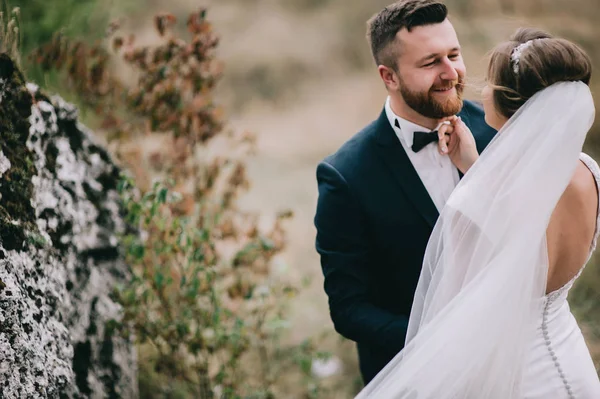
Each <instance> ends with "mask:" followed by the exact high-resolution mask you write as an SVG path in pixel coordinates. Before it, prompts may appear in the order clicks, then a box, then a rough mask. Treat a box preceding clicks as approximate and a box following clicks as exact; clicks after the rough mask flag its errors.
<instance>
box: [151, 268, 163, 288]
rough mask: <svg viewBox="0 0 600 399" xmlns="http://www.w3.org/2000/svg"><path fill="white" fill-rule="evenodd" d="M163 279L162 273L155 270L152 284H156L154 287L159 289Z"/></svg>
mask: <svg viewBox="0 0 600 399" xmlns="http://www.w3.org/2000/svg"><path fill="white" fill-rule="evenodd" d="M164 279H165V276H163V274H162V273H161V272H159V271H157V272H156V273H155V274H154V284H156V288H158V289H159V290H160V289H161V288H162V286H163V282H164Z"/></svg>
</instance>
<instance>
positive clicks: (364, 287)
mask: <svg viewBox="0 0 600 399" xmlns="http://www.w3.org/2000/svg"><path fill="white" fill-rule="evenodd" d="M317 182H318V186H319V199H318V203H317V211H316V216H315V226H316V229H317V239H316V249H317V252H318V253H319V254H320V255H321V267H322V270H323V274H324V277H325V283H324V284H325V292H326V293H327V295H328V297H329V309H330V313H331V319H332V321H333V324H334V326H335V329H336V331H337V332H338V333H340V334H341V335H343V336H344V337H346V338H348V339H350V340H353V341H356V342H358V343H361V342H364V343H368V344H369V345H372V346H373V345H381V346H384V347H386V348H387V349H388V350H390V349H396V350H398V351H399V350H400V349H401V348H402V347H403V346H404V340H405V337H406V330H407V326H408V319H407V317H405V316H399V315H394V314H392V313H390V312H388V311H386V310H384V309H381V308H379V307H377V306H374V305H373V304H372V303H370V302H369V290H375V289H377V287H375V286H373V283H372V281H371V277H370V273H369V270H370V269H371V268H372V267H373V265H372V264H371V262H372V256H370V253H369V246H368V241H369V240H368V235H367V234H368V233H367V230H366V226H365V221H364V215H363V213H362V211H361V209H360V208H359V206H358V203H357V202H356V198H353V196H352V194H351V192H350V190H349V188H348V184H347V182H346V181H345V180H344V178H343V176H342V175H341V174H340V173H339V172H338V171H337V170H336V169H335V168H334V167H333V166H332V165H330V164H329V163H326V162H322V163H320V164H319V166H318V167H317Z"/></svg>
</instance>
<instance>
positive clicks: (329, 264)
mask: <svg viewBox="0 0 600 399" xmlns="http://www.w3.org/2000/svg"><path fill="white" fill-rule="evenodd" d="M459 116H461V117H462V120H463V121H464V122H465V123H466V124H467V126H469V128H470V129H471V131H472V132H473V135H474V136H475V139H476V142H477V147H478V150H479V152H481V151H482V150H483V149H484V148H485V146H486V145H487V144H488V143H489V142H490V140H491V139H492V138H493V136H494V134H495V133H496V131H495V130H494V129H492V128H490V127H489V126H488V125H487V124H486V123H485V121H484V119H483V110H482V108H481V107H479V106H478V105H476V104H475V103H472V102H469V101H465V102H464V106H463V109H462V110H461V112H460V113H459ZM430 145H435V144H430ZM317 182H318V187H319V199H318V204H317V210H316V215H315V220H314V221H315V226H316V228H317V238H316V249H317V251H318V252H319V254H320V256H321V266H322V270H323V274H324V277H325V283H324V286H325V292H326V293H327V295H328V297H329V309H330V314H331V319H332V320H333V324H334V326H335V329H336V331H338V332H339V333H340V334H341V335H343V336H344V337H346V338H348V339H350V340H353V341H356V343H357V347H358V354H359V363H360V370H361V374H362V377H363V381H364V382H365V384H366V383H368V382H369V381H370V380H371V379H372V378H373V377H374V376H375V375H376V374H377V373H378V372H379V371H380V370H381V369H382V368H383V367H384V366H385V365H386V364H387V363H388V362H389V361H390V360H391V359H392V358H393V357H394V356H395V355H396V354H397V353H398V352H399V351H400V350H401V349H402V348H403V346H404V341H405V337H406V329H407V326H408V317H409V313H410V310H411V306H412V302H413V295H414V292H415V289H416V286H417V281H418V279H419V274H420V271H421V264H422V261H423V256H424V253H425V247H426V246H427V241H428V240H429V236H430V234H431V232H432V229H433V226H434V224H435V222H436V220H437V218H438V216H439V215H438V211H437V208H436V207H435V205H434V203H433V201H432V200H431V198H430V197H429V194H428V193H427V190H426V189H425V186H424V185H423V183H422V182H421V180H420V178H419V176H418V174H417V172H416V171H415V169H414V167H413V165H412V163H411V162H410V160H409V158H408V156H407V155H406V152H405V150H404V147H402V144H401V143H400V141H399V140H398V137H397V136H396V134H395V132H394V130H393V129H392V127H391V126H390V123H389V121H388V119H387V117H386V114H385V110H383V111H382V112H381V115H380V116H379V118H378V119H377V120H375V121H373V122H372V123H371V124H369V125H368V126H367V127H365V128H364V129H363V130H362V131H360V132H359V133H358V134H356V135H355V136H354V137H352V138H351V139H350V140H349V141H347V142H346V143H345V144H344V145H343V146H342V147H341V148H340V149H339V150H338V151H337V152H336V153H334V154H333V155H330V156H328V157H327V158H325V159H324V160H323V161H322V162H321V163H319V165H318V167H317Z"/></svg>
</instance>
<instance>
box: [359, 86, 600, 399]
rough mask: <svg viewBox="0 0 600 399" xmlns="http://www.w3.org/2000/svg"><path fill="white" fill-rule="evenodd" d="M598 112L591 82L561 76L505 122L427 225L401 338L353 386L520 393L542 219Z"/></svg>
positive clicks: (405, 391) (419, 395) (437, 396)
mask: <svg viewBox="0 0 600 399" xmlns="http://www.w3.org/2000/svg"><path fill="white" fill-rule="evenodd" d="M594 115H595V109H594V103H593V99H592V95H591V92H590V90H589V88H588V86H587V85H586V84H584V83H582V82H560V83H556V84H554V85H552V86H550V87H548V88H546V89H544V90H542V91H540V92H538V93H537V94H535V95H534V96H533V97H532V98H531V99H529V101H527V102H526V103H525V104H524V105H523V106H522V107H521V108H520V109H519V110H518V111H517V113H516V114H515V115H513V117H512V118H510V120H509V121H508V122H507V123H506V124H505V126H503V128H502V129H501V130H500V131H499V132H498V134H497V135H496V137H495V138H494V139H493V140H492V142H491V143H490V144H489V146H488V147H487V149H486V150H485V151H484V152H483V154H482V155H481V157H480V158H479V160H478V161H477V162H476V163H475V164H474V165H473V166H472V167H471V169H470V170H469V171H468V173H467V174H466V175H465V176H464V178H463V179H462V180H461V181H460V183H459V184H458V186H457V187H456V189H455V191H454V192H453V193H452V195H451V196H450V198H449V200H448V202H447V204H446V206H445V207H444V209H443V210H442V212H441V215H440V217H439V219H438V222H437V223H436V225H435V227H434V230H433V233H432V235H431V238H430V240H429V243H428V246H427V249H426V252H425V257H424V261H423V269H422V271H421V276H420V279H419V282H418V285H417V290H416V293H415V296H414V302H413V307H412V311H411V315H410V321H409V327H408V334H407V338H406V346H405V348H404V349H403V350H402V351H401V352H400V353H399V354H398V355H397V356H396V357H395V358H394V359H393V360H392V361H391V362H390V363H389V364H388V365H387V366H386V367H385V368H384V369H383V370H382V371H381V372H380V373H379V374H378V375H377V376H376V377H375V378H374V379H373V380H372V381H371V382H370V383H369V384H368V385H367V386H366V387H365V388H364V389H363V390H362V391H361V392H360V393H359V394H358V396H357V397H356V398H358V399H364V398H378V399H386V398H400V399H485V398H490V399H500V398H501V399H520V398H521V379H522V374H523V364H524V363H525V356H526V351H527V348H528V344H529V343H530V342H531V341H532V339H533V337H534V334H535V329H536V327H538V326H537V325H536V320H538V318H537V315H539V314H541V312H542V309H543V306H544V304H545V300H546V297H545V295H544V293H545V287H546V279H547V270H548V259H547V249H546V228H547V226H548V223H549V219H550V216H551V214H552V211H553V209H554V208H555V206H556V204H557V202H558V200H559V198H560V196H561V194H562V193H563V191H564V190H565V188H566V187H567V184H568V183H569V181H570V179H571V177H572V175H573V173H574V171H575V168H576V166H577V162H578V159H579V154H580V152H581V150H582V147H583V143H584V140H585V137H586V134H587V132H588V130H589V129H590V127H591V126H592V123H593V120H594Z"/></svg>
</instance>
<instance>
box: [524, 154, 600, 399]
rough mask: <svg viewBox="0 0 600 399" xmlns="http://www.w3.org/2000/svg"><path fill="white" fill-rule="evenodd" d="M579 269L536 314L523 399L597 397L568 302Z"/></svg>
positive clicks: (598, 175)
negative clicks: (536, 326)
mask: <svg viewBox="0 0 600 399" xmlns="http://www.w3.org/2000/svg"><path fill="white" fill-rule="evenodd" d="M580 160H581V161H582V162H583V163H584V164H585V165H586V166H587V167H588V169H589V170H590V171H591V172H592V174H593V175H594V178H595V179H596V185H597V186H598V187H600V168H599V167H598V164H597V163H596V162H595V161H594V160H593V159H592V158H590V157H589V156H588V155H586V154H583V153H582V154H581V156H580ZM599 216H600V209H599ZM599 226H600V217H599V218H598V220H597V222H596V232H595V234H594V239H593V242H592V245H591V248H590V257H591V255H592V252H593V251H594V250H595V248H596V243H597V240H598V235H599V233H600V228H599ZM588 260H589V257H588ZM581 271H583V267H582V270H581ZM581 271H580V272H579V273H578V274H577V275H576V276H575V277H574V278H573V279H571V281H569V282H568V283H567V284H565V285H564V286H563V287H561V288H560V289H558V290H556V291H554V292H551V293H549V294H548V295H546V297H545V298H544V308H543V309H544V310H543V312H542V314H540V315H539V319H538V323H537V324H538V329H537V333H536V337H535V340H534V342H533V343H532V345H531V347H530V353H529V360H528V364H527V366H526V368H525V373H524V377H523V394H524V396H523V398H524V399H600V380H599V379H598V374H597V372H596V369H595V367H594V363H593V362H592V358H591V356H590V352H589V350H588V348H587V346H586V343H585V341H584V338H583V334H582V333H581V330H580V328H579V326H578V325H577V321H576V320H575V318H574V317H573V314H572V313H571V310H570V308H569V303H568V302H567V295H568V293H569V290H570V289H571V287H573V284H574V283H575V280H576V279H577V278H578V277H579V275H580V274H581Z"/></svg>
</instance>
